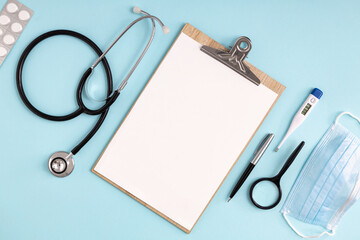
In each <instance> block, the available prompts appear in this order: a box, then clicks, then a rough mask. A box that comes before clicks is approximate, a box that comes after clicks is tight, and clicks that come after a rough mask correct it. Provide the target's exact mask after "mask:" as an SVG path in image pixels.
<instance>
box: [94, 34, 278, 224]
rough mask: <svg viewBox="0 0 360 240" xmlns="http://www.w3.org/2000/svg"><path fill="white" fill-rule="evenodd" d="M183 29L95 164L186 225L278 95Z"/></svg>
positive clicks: (109, 177)
mask: <svg viewBox="0 0 360 240" xmlns="http://www.w3.org/2000/svg"><path fill="white" fill-rule="evenodd" d="M200 47H201V45H200V44H199V43H198V42H196V41H195V40H193V39H192V38H190V37H188V36H187V35H185V34H184V33H181V34H180V36H179V38H178V39H177V41H176V42H175V43H174V45H173V47H172V48H171V50H170V51H169V53H168V54H167V56H166V57H165V59H164V61H163V62H162V63H161V64H160V66H159V68H158V70H157V71H156V73H155V74H154V75H153V77H152V79H151V81H150V82H149V84H148V85H147V87H146V88H145V89H144V91H143V92H142V94H141V95H140V97H139V98H138V100H137V101H136V103H135V104H134V106H133V108H132V110H131V111H130V112H129V114H128V116H127V117H126V119H125V120H124V122H123V123H122V125H121V126H120V128H119V130H118V131H117V133H116V135H115V136H114V137H113V139H112V140H111V142H110V143H109V145H108V147H107V148H106V149H105V152H104V153H103V155H102V156H101V158H100V160H99V162H98V163H97V165H96V166H95V168H94V170H95V171H96V172H98V173H99V174H101V175H103V176H104V177H106V178H108V179H109V180H111V181H112V182H114V183H115V184H117V185H118V186H120V187H122V188H123V189H125V190H126V191H128V192H130V193H131V194H133V195H134V196H136V197H137V198H139V199H141V200H142V201H143V202H145V203H147V204H149V205H150V206H151V207H153V208H155V209H156V210H157V211H159V212H161V213H162V214H164V215H165V216H167V217H168V218H170V219H172V220H173V221H175V222H176V223H178V224H180V225H181V226H183V227H184V228H186V229H188V230H191V229H192V227H193V226H194V224H195V223H196V221H197V219H198V218H199V217H200V215H201V213H202V212H203V210H204V209H205V207H206V205H207V204H208V203H209V201H210V200H211V198H212V196H213V195H214V194H215V192H216V190H217V189H218V187H219V186H220V184H221V182H222V181H223V179H224V178H225V176H226V175H227V173H228V172H229V170H230V169H231V167H232V166H233V164H234V163H235V161H236V160H237V158H238V156H239V154H240V153H241V152H242V150H243V149H244V148H245V146H246V144H247V143H248V141H249V140H250V138H251V137H252V135H253V134H254V133H255V131H256V129H257V127H258V126H259V125H260V124H261V122H262V120H263V119H264V117H265V116H266V114H267V112H268V111H269V110H270V108H271V106H272V104H273V103H274V101H275V100H276V98H277V94H276V93H275V92H273V91H272V90H270V89H268V88H267V87H265V86H263V85H260V86H256V85H255V84H253V83H251V82H250V81H249V80H247V79H245V78H243V77H242V76H241V75H239V74H238V73H236V72H235V71H233V70H231V69H229V68H228V67H226V66H225V65H223V64H221V63H220V62H218V61H216V60H215V59H213V58H212V57H210V56H208V55H207V54H205V53H203V52H202V51H200Z"/></svg>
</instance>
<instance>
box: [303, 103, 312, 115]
mask: <svg viewBox="0 0 360 240" xmlns="http://www.w3.org/2000/svg"><path fill="white" fill-rule="evenodd" d="M310 108H311V104H310V103H308V104H306V106H305V107H304V109H303V110H302V112H301V114H302V115H304V116H305V115H306V113H307V112H308V111H309V109H310Z"/></svg>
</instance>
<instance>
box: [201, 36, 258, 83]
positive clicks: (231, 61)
mask: <svg viewBox="0 0 360 240" xmlns="http://www.w3.org/2000/svg"><path fill="white" fill-rule="evenodd" d="M242 43H245V44H246V47H245V48H243V47H241V44H242ZM250 49H251V41H250V39H249V38H247V37H239V38H238V39H237V40H236V42H235V44H234V46H233V47H232V48H231V50H230V51H229V52H227V51H223V50H219V49H215V48H212V47H208V46H202V47H201V48H200V50H201V51H203V52H204V53H206V54H208V55H210V56H211V57H213V58H215V59H216V60H218V61H219V62H221V63H223V64H225V65H226V66H228V67H229V68H231V69H232V70H234V71H235V72H237V73H239V74H240V75H242V76H243V77H245V78H246V79H248V80H249V81H251V82H252V83H254V84H256V85H257V86H258V85H260V83H261V82H260V80H259V78H258V77H256V76H255V74H254V73H253V72H252V71H251V70H250V69H249V68H248V67H247V66H246V64H244V59H245V58H246V56H247V55H248V53H249V52H250Z"/></svg>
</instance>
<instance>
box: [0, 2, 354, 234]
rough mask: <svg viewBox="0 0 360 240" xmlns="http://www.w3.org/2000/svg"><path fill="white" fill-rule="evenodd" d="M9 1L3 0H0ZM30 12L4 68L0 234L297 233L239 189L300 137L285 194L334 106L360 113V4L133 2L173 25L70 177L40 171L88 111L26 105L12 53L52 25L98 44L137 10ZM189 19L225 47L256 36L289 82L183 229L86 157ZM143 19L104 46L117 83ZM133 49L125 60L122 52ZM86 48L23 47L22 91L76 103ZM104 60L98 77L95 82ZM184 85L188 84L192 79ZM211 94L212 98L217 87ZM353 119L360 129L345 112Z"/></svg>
mask: <svg viewBox="0 0 360 240" xmlns="http://www.w3.org/2000/svg"><path fill="white" fill-rule="evenodd" d="M4 3H5V0H0V7H2V6H3V5H4ZM23 3H24V4H25V5H27V6H28V7H30V8H31V9H33V10H34V12H35V14H34V16H33V18H32V19H31V21H30V23H29V24H28V26H27V27H26V29H25V31H24V33H23V34H22V36H21V37H20V39H19V40H18V42H17V43H16V45H15V47H14V48H13V50H12V52H11V54H10V55H9V57H8V58H7V59H6V61H5V63H4V64H3V65H2V66H1V67H0V109H1V117H0V126H1V127H0V149H1V153H2V154H1V157H0V163H1V167H0V239H4V240H11V239H37V240H39V239H156V240H160V239H164V240H165V239H166V240H168V239H172V240H175V239H194V240H200V239H201V240H203V239H207V240H212V239H214V240H215V239H216V240H217V239H247V240H250V239H256V240H258V239H274V240H275V239H277V240H279V239H286V240H288V239H297V238H298V237H297V236H296V235H295V234H294V233H293V232H292V231H291V230H290V228H289V227H288V226H287V225H286V223H285V221H284V220H283V218H282V216H281V215H280V213H279V210H280V207H281V205H282V203H283V202H284V198H283V199H282V202H281V203H280V205H278V206H277V207H276V208H275V209H273V210H269V211H262V210H259V209H257V208H255V207H254V206H253V205H252V204H251V203H250V201H249V198H248V194H247V190H248V188H249V185H250V183H251V182H252V181H254V180H255V179H256V178H259V177H262V176H272V175H274V174H276V173H277V171H278V170H279V169H280V167H281V166H282V164H283V163H284V161H285V158H286V157H287V155H288V154H290V152H291V151H292V150H293V148H295V147H296V146H297V144H298V143H299V142H300V141H301V140H305V141H306V145H305V147H304V150H303V151H302V152H301V153H300V155H299V156H298V158H297V159H296V161H295V162H294V163H293V165H292V166H291V167H290V169H289V170H288V172H287V173H286V174H285V176H284V178H283V181H282V188H283V191H284V193H285V196H286V194H287V193H288V192H289V190H290V188H291V185H292V184H293V182H294V180H295V178H296V176H297V174H298V172H299V171H300V169H301V167H302V165H303V163H304V162H305V160H306V158H307V156H308V155H309V154H310V151H311V150H312V148H313V147H314V146H315V144H316V142H317V140H318V139H320V137H321V136H322V134H323V133H324V132H325V130H326V129H327V128H328V126H329V125H330V124H331V123H332V121H333V120H334V119H335V116H336V115H337V114H338V113H339V112H340V111H343V110H347V111H351V112H353V113H354V114H357V115H360V108H359V103H360V95H359V92H360V81H359V77H358V71H359V66H360V55H359V52H360V44H359V42H360V32H359V29H360V15H359V10H360V2H359V1H356V0H354V1H332V0H318V1H313V0H301V1H300V0H298V1H293V0H289V1H285V0H284V1H238V0H223V1H209V0H208V1H205V0H201V1H181V2H180V1H160V0H159V1H145V0H138V1H137V2H136V5H139V6H141V7H142V8H144V9H145V10H146V11H149V12H150V13H153V14H154V15H157V16H158V17H160V18H161V19H162V20H163V21H164V22H165V23H166V24H167V25H168V26H169V27H170V28H171V33H170V34H169V35H168V36H164V35H163V34H162V33H161V32H160V31H158V32H157V34H156V38H155V41H154V43H153V45H152V47H151V49H150V50H149V53H148V54H147V55H146V57H145V58H144V61H143V62H142V63H141V65H140V67H139V69H137V71H136V72H135V73H134V75H133V77H132V78H131V80H130V82H129V84H128V85H127V87H126V89H125V91H124V92H123V94H122V95H121V96H120V97H119V99H118V101H117V102H116V103H115V104H114V105H113V107H112V108H111V110H110V113H109V115H108V118H107V119H106V121H105V123H104V125H103V126H102V128H101V130H100V131H99V132H98V133H97V134H96V135H95V137H94V138H93V139H92V140H91V141H90V142H89V143H88V144H87V145H86V147H85V148H84V149H82V151H80V152H79V154H78V155H76V156H75V161H76V168H75V171H74V172H73V174H72V175H71V176H70V177H67V178H64V179H58V178H55V177H53V176H52V175H51V174H50V173H49V172H48V170H47V159H48V157H49V155H50V154H52V153H53V152H54V151H58V150H65V151H69V150H71V149H72V148H73V147H74V145H75V144H77V143H78V141H80V139H82V137H83V136H84V135H85V134H86V133H87V131H88V130H89V129H90V128H91V127H92V126H93V124H94V123H95V121H96V119H97V118H96V117H91V116H81V117H79V118H77V119H75V120H71V121H68V122H60V123H57V122H50V121H47V120H44V119H41V118H39V117H37V116H35V115H34V114H32V113H31V112H30V111H29V110H28V109H27V108H26V107H25V106H24V104H23V103H22V101H21V100H20V98H19V95H18V92H17V89H16V85H15V68H16V64H17V60H18V59H19V56H20V54H21V52H22V50H23V49H24V48H25V46H26V45H27V44H28V43H29V42H30V41H31V40H32V39H34V38H35V37H36V36H38V35H39V34H41V33H44V32H46V31H48V30H53V29H59V28H64V29H72V30H75V31H79V32H81V33H83V34H85V35H87V36H88V37H90V38H91V39H93V40H94V41H95V42H96V43H97V44H98V45H99V46H100V47H101V48H102V49H105V48H106V47H107V46H108V44H109V43H110V42H111V41H113V39H114V38H115V37H116V36H117V34H118V33H119V32H120V31H121V30H122V29H123V28H124V27H125V26H126V25H127V24H128V23H129V22H130V21H131V20H133V19H135V18H136V17H137V15H135V14H133V13H132V12H131V11H130V9H131V8H132V7H133V5H134V4H135V3H133V2H132V1H116V0H106V1H95V0H77V1H70V0H63V1H46V0H36V1H35V0H33V1H31V0H23ZM186 22H189V23H191V24H193V25H194V26H195V27H197V28H199V29H200V30H202V31H203V32H204V33H206V34H208V35H210V36H211V37H212V38H214V39H215V40H217V41H219V42H220V43H221V44H223V45H226V46H228V45H230V44H232V43H233V42H234V40H235V39H236V37H238V36H242V35H246V36H248V37H250V39H251V40H252V43H253V49H252V51H251V53H250V54H249V58H248V60H249V62H251V63H252V64H254V65H255V66H257V67H258V68H260V69H261V70H263V71H264V72H266V73H267V74H269V75H270V76H272V77H273V78H275V79H276V80H278V81H279V82H281V83H283V84H284V85H286V86H287V89H286V91H285V92H284V94H283V95H282V97H281V98H280V100H279V101H278V103H277V104H276V105H275V107H274V109H273V110H272V111H271V113H270V114H269V116H268V118H267V119H266V121H265V122H264V124H263V125H262V126H261V128H260V129H259V131H258V133H257V134H256V135H255V137H254V140H253V141H252V142H251V143H250V145H249V147H248V148H247V149H246V151H245V152H244V154H243V155H242V157H241V158H240V160H239V162H238V163H237V164H236V165H235V166H234V168H233V170H232V171H231V172H230V174H229V176H228V177H227V179H226V180H225V181H224V183H223V185H222V186H221V187H220V189H219V191H218V192H217V194H216V195H215V197H214V199H213V200H212V202H211V203H210V204H209V206H208V208H207V209H206V211H205V212H204V214H203V216H202V217H201V218H200V220H199V222H198V223H197V225H196V226H195V228H194V230H193V232H192V233H191V234H190V235H188V234H185V233H184V232H182V231H181V230H179V229H177V228H176V227H174V226H173V225H172V224H170V223H168V222H167V221H165V220H164V219H162V218H161V217H159V216H158V215H156V214H155V213H153V212H152V211H150V210H148V209H147V208H145V207H143V206H142V205H140V204H139V203H138V202H136V201H134V200H133V199H131V198H130V197H128V196H127V195H125V194H123V193H122V192H120V191H119V190H117V189H116V188H114V187H113V186H111V185H110V184H108V183H107V182H105V181H103V180H102V179H100V178H99V177H97V176H96V175H94V174H93V173H91V171H90V170H91V167H92V166H93V164H94V163H95V161H96V160H97V159H98V157H99V154H100V153H101V152H102V150H103V148H104V147H105V145H106V144H107V142H108V141H109V139H110V138H111V136H112V135H113V134H114V132H115V130H116V129H117V127H118V126H119V124H120V123H121V121H122V119H123V118H124V116H125V114H126V113H127V111H128V110H129V109H130V107H131V105H132V103H133V102H134V100H135V99H136V97H137V96H138V94H139V93H140V92H141V90H142V88H143V87H144V85H145V84H146V82H147V81H148V80H149V77H150V76H151V74H152V73H153V71H154V70H155V69H156V67H157V66H158V64H159V63H160V61H161V59H162V58H163V57H164V54H165V53H166V52H167V50H168V48H169V47H170V45H171V44H172V42H173V41H174V40H175V38H176V36H177V34H178V33H179V31H180V29H181V28H182V27H183V25H184V24H185V23H186ZM149 33H150V30H149V23H145V22H144V23H140V24H139V26H137V27H136V29H132V30H131V31H130V32H129V35H128V36H127V37H126V38H125V39H124V40H121V41H120V44H119V45H117V46H116V47H115V48H114V49H113V50H112V51H111V52H110V53H109V56H108V59H109V61H110V64H111V66H112V70H113V75H114V78H115V80H116V81H117V82H119V80H120V79H121V78H120V76H124V73H126V71H127V70H128V69H129V64H130V63H133V61H134V53H133V50H135V51H136V50H137V49H138V47H139V46H143V45H144V44H143V41H144V38H147V37H148V34H149ZM129 59H131V60H129ZM93 61H94V54H93V53H92V52H91V51H90V50H89V49H88V48H87V47H86V46H85V45H83V44H81V43H79V42H78V41H74V40H73V39H69V38H65V37H64V38H57V39H52V40H49V41H47V42H46V43H44V44H42V48H37V49H36V51H34V52H33V53H32V54H31V62H28V63H27V65H26V67H25V72H24V85H25V87H26V91H27V93H28V95H29V98H30V100H31V101H32V102H33V103H34V104H35V105H36V106H38V107H39V108H40V109H42V110H44V111H47V112H49V113H55V114H63V113H66V112H68V111H70V110H74V109H75V106H76V105H75V95H74V93H75V89H76V86H77V83H78V81H79V78H80V76H81V75H82V73H83V71H84V70H85V69H86V68H87V67H89V66H90V64H91V63H92V62H93ZM101 74H102V71H101V70H100V68H99V69H98V70H97V73H96V74H95V80H98V81H103V79H102V75H101ZM189 87H191V86H189ZM314 87H318V88H320V89H321V90H323V91H324V96H323V98H322V100H321V101H320V102H319V104H317V106H316V109H314V111H313V112H312V113H311V116H309V118H308V119H307V121H306V122H305V123H304V124H303V125H302V126H301V128H300V129H298V130H297V131H296V132H295V133H294V135H293V136H291V137H290V138H289V139H288V140H287V142H286V143H285V145H284V146H283V147H282V149H281V150H280V151H279V152H278V153H274V152H273V151H272V150H273V148H275V147H276V145H277V144H278V143H279V141H280V139H281V137H282V136H283V134H284V133H285V131H286V129H287V127H288V124H289V122H290V120H291V118H292V116H293V114H294V113H295V112H296V111H297V109H298V107H299V106H300V105H301V104H302V103H303V101H304V99H306V97H307V96H308V94H309V93H310V92H311V90H312V89H313V88H314ZM214 97H216V96H214ZM342 121H343V122H344V123H345V122H346V123H348V125H351V129H353V130H354V131H355V130H356V131H357V133H360V130H359V128H357V127H358V126H357V125H355V124H354V123H353V122H350V121H349V120H342ZM268 132H274V133H275V135H276V138H275V140H274V143H273V144H272V145H271V146H270V151H268V152H267V153H266V155H265V156H264V158H263V159H261V161H260V162H259V164H258V166H257V167H256V168H255V169H254V171H253V173H252V174H251V175H250V177H249V179H248V181H246V182H245V184H244V186H243V188H242V189H241V190H240V191H239V192H238V194H237V195H236V197H235V198H234V199H233V200H232V201H231V203H226V199H227V197H228V194H229V192H230V191H231V189H232V187H233V185H234V183H235V181H236V180H237V178H238V177H239V175H240V174H241V173H242V171H243V170H244V169H245V167H246V166H247V164H248V162H249V158H250V156H251V155H252V154H253V151H254V149H255V147H256V145H257V144H258V142H259V141H260V140H261V138H263V137H264V135H265V134H266V133H268ZM359 220H360V204H359V203H357V204H355V206H354V207H353V208H352V209H350V211H349V212H348V213H347V214H346V215H345V217H344V219H343V221H342V222H341V223H340V226H339V227H338V233H337V234H336V235H335V237H333V239H359V238H360V232H359V231H358V223H359Z"/></svg>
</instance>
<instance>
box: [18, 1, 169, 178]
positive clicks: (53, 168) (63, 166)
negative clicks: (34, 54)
mask: <svg viewBox="0 0 360 240" xmlns="http://www.w3.org/2000/svg"><path fill="white" fill-rule="evenodd" d="M133 12H135V13H141V14H143V15H144V16H142V17H139V18H138V19H136V20H134V21H133V22H131V23H130V24H129V25H128V26H127V27H126V28H125V30H124V31H123V32H122V33H121V34H120V35H119V36H118V37H117V38H116V39H115V41H114V42H112V43H111V44H110V46H109V47H108V48H107V49H106V50H105V51H104V52H102V51H101V49H100V48H99V47H98V46H97V45H96V44H95V43H94V42H93V41H92V40H90V39H89V38H87V37H86V36H84V35H82V34H80V33H78V32H74V31H70V30H55V31H50V32H47V33H44V34H42V35H40V36H39V37H37V38H36V39H34V40H33V41H32V42H31V43H30V44H29V45H28V46H27V47H26V49H25V50H24V52H23V53H22V55H21V57H20V59H19V63H18V66H17V70H16V84H17V88H18V91H19V94H20V97H21V99H22V101H23V102H24V104H25V105H26V107H27V108H28V109H29V110H30V111H32V112H33V113H34V114H36V115H38V116H39V117H42V118H44V119H47V120H51V121H67V120H70V119H73V118H75V117H77V116H79V115H80V114H82V113H85V114H89V115H100V117H99V119H98V121H97V122H96V124H95V125H94V127H93V128H92V129H91V131H90V132H89V133H88V134H87V135H86V136H85V138H84V139H83V140H82V141H81V142H80V143H79V144H78V145H77V146H75V147H74V148H73V149H72V150H71V152H70V153H68V152H64V151H58V152H55V153H54V154H52V155H51V156H50V158H49V161H48V167H49V170H50V172H51V173H52V174H53V175H54V176H56V177H66V176H68V175H69V174H70V173H71V172H72V171H73V170H74V159H73V156H74V155H75V154H77V153H78V152H79V151H80V150H81V148H83V147H84V146H85V144H86V143H87V142H88V141H89V140H90V139H91V138H92V137H93V136H94V135H95V133H96V132H97V131H98V130H99V128H100V127H101V125H102V124H103V122H104V120H105V118H106V115H107V114H108V112H109V108H110V106H111V105H112V104H113V103H114V102H115V101H116V99H117V98H118V96H119V95H120V92H121V90H123V89H124V87H125V85H126V84H127V82H128V80H129V78H130V76H131V75H132V73H133V72H134V71H135V69H136V67H137V66H138V65H139V63H140V61H141V60H142V58H143V57H144V55H145V53H146V52H147V50H148V48H149V47H150V44H151V43H152V41H153V39H154V35H155V21H157V22H158V23H159V24H160V26H161V27H162V30H163V32H164V33H165V34H167V33H169V31H170V30H169V28H168V27H166V26H165V25H164V24H163V23H162V21H161V20H160V19H159V18H157V17H155V16H152V15H150V14H149V13H147V12H145V11H143V10H141V9H140V8H139V7H134V8H133ZM144 19H150V20H151V22H152V32H151V36H150V39H149V41H148V43H147V44H146V46H145V48H144V50H143V51H142V53H141V55H140V57H139V58H138V59H137V61H136V62H135V64H134V65H133V67H132V68H131V69H130V72H129V73H128V74H127V75H126V77H125V78H124V80H123V81H122V82H121V84H120V86H119V87H118V88H117V89H116V90H115V91H113V79H112V74H111V70H110V66H109V63H108V61H107V60H106V58H105V55H106V54H107V53H108V52H109V50H110V49H111V48H112V47H113V46H114V45H115V44H116V42H117V41H118V40H119V39H120V38H121V37H122V36H123V35H124V34H125V33H126V32H127V31H128V30H129V29H130V28H131V27H132V26H134V25H135V24H136V23H138V22H140V21H141V20H144ZM59 35H66V36H71V37H75V38H77V39H79V40H81V41H83V42H84V43H86V44H87V45H89V46H90V47H91V48H92V49H93V50H94V51H95V52H96V54H98V56H99V58H98V59H97V60H96V61H95V62H94V64H93V65H92V66H91V67H90V68H89V69H87V70H86V71H85V73H84V74H83V76H82V77H81V79H80V82H79V85H78V87H77V91H76V100H77V104H78V106H79V107H78V109H77V110H75V111H74V112H72V113H69V114H67V115H63V116H54V115H50V114H46V113H44V112H41V111H40V110H38V109H37V108H36V107H35V106H34V105H32V104H31V103H30V101H29V100H28V98H27V97H26V94H25V91H24V88H23V83H22V72H23V67H24V64H25V62H26V59H27V57H28V55H29V54H30V52H31V51H32V50H33V48H34V47H35V46H36V45H38V44H39V43H40V42H42V41H43V40H45V39H48V38H50V37H54V36H59ZM100 62H101V63H102V65H103V67H104V69H105V74H106V79H107V80H106V81H107V98H106V99H105V100H104V101H105V103H104V104H103V105H102V106H101V107H100V108H98V109H96V110H92V109H89V108H88V107H86V105H85V104H84V102H83V97H82V95H83V89H84V87H85V85H86V82H87V80H88V79H89V77H90V75H91V74H92V72H93V71H94V69H95V67H96V66H97V65H98V64H99V63H100Z"/></svg>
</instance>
